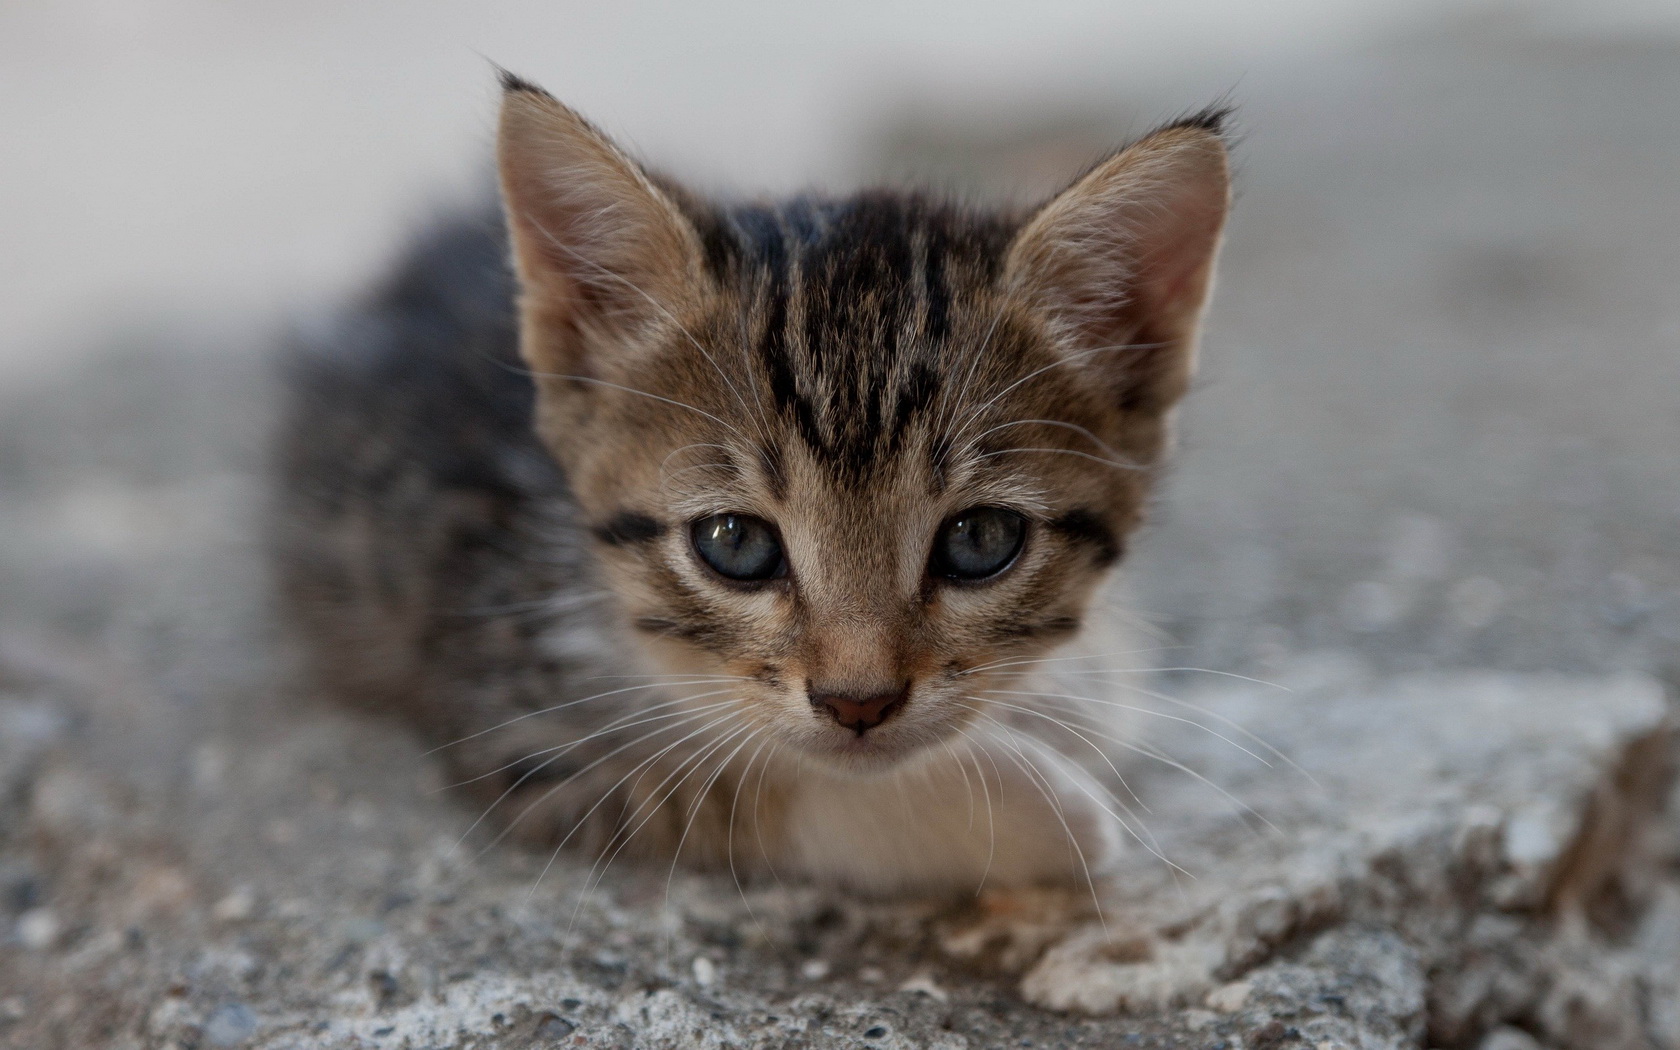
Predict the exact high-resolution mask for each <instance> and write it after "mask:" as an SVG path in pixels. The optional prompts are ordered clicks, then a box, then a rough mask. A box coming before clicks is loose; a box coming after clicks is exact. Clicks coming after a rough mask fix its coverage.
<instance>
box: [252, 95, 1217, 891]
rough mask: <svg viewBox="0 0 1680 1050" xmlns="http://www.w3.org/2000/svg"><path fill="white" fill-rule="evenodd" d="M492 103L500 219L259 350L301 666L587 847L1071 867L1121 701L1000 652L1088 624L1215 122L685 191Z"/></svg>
mask: <svg viewBox="0 0 1680 1050" xmlns="http://www.w3.org/2000/svg"><path fill="white" fill-rule="evenodd" d="M504 89H505V90H504V95H503V101H502V113H501V122H500V131H499V146H498V158H499V169H500V176H501V188H502V198H503V204H504V207H505V226H504V225H503V224H501V223H498V222H495V221H491V220H486V221H482V222H477V223H473V222H463V223H459V224H457V225H456V226H454V227H452V228H450V229H448V230H445V231H443V232H441V233H440V234H438V235H436V236H435V237H434V238H433V239H432V240H431V241H430V242H429V243H427V244H426V245H424V246H423V247H422V249H421V250H420V251H419V252H418V253H416V255H415V256H414V257H413V258H411V259H410V260H409V261H408V262H407V264H406V266H405V267H404V269H403V270H402V272H401V273H400V274H399V275H398V277H397V278H396V280H395V281H394V282H393V283H391V284H390V285H389V287H387V288H386V289H385V290H384V291H383V293H382V294H380V295H379V296H378V297H376V298H375V299H374V300H373V301H372V302H370V303H368V304H366V305H365V306H364V307H363V308H361V309H360V310H358V311H356V312H354V313H353V314H352V315H351V316H350V317H349V318H348V319H347V320H345V322H344V323H343V325H342V326H340V329H339V330H338V331H337V332H335V333H334V334H333V336H332V337H331V338H330V339H327V340H324V341H323V342H322V345H321V346H319V347H317V348H316V349H315V350H314V351H313V352H312V353H309V354H306V355H303V356H302V357H300V359H299V361H298V362H297V367H296V368H295V370H294V372H293V376H292V381H293V384H294V388H295V399H294V404H293V406H292V410H291V414H290V417H289V420H288V422H287V423H286V425H285V429H284V432H283V434H282V438H281V477H282V485H281V492H280V498H279V500H278V508H279V512H280V513H279V514H278V515H277V525H276V537H275V539H276V543H275V549H276V552H277V566H278V569H279V576H280V580H281V584H282V588H281V589H282V594H283V597H284V604H285V607H286V609H287V611H288V613H289V615H290V617H291V618H292V620H293V621H295V623H296V624H297V625H298V626H299V628H300V629H301V633H302V636H303V638H304V640H305V644H306V647H307V651H308V653H309V656H310V658H311V660H312V662H313V664H314V666H315V669H316V671H317V672H318V673H319V675H320V676H321V678H322V680H323V681H324V682H325V683H326V684H327V685H329V686H330V687H331V688H332V689H334V690H335V691H337V692H340V693H345V694H352V695H357V696H361V697H366V698H372V699H375V700H377V701H380V702H382V703H384V704H386V705H388V706H389V707H392V708H395V709H398V710H400V711H401V712H403V713H404V714H406V715H408V716H409V717H411V718H412V719H413V720H414V721H415V722H417V723H418V724H419V725H420V726H421V727H422V728H423V729H424V731H425V732H426V733H427V734H428V735H429V737H430V738H431V739H432V740H433V741H434V742H435V743H437V744H438V745H440V746H441V753H442V755H443V756H445V757H446V758H447V760H448V761H449V763H450V764H451V766H452V768H453V770H454V771H455V772H456V773H458V774H459V775H460V777H461V778H462V779H465V780H468V781H470V783H471V785H472V788H473V789H474V790H475V791H476V792H477V794H478V796H479V798H480V800H481V805H482V806H483V807H485V809H486V811H487V813H488V815H489V816H490V819H491V820H493V821H494V822H496V823H497V824H498V826H500V827H501V828H502V829H503V831H504V833H506V832H508V831H514V832H517V833H519V834H521V835H523V836H526V837H528V838H530V839H533V840H535V841H540V842H544V843H548V844H565V845H567V846H571V847H576V848H579V849H582V850H584V851H586V852H588V853H591V854H594V855H596V856H597V857H598V858H602V859H603V860H608V859H610V858H612V857H615V856H619V855H625V856H631V855H634V856H642V857H664V858H673V857H675V856H680V857H681V859H683V860H684V861H686V862H689V863H694V864H699V865H702V866H713V867H728V868H731V869H733V870H735V871H736V873H737V874H738V875H745V874H747V873H749V872H766V871H773V872H775V873H776V874H778V875H803V876H807V877H813V878H818V879H823V880H828V881H835V882H840V883H844V884H848V885H851V886H853V887H856V888H859V889H863V890H868V891H879V892H892V891H901V890H942V889H952V888H962V889H974V888H976V887H977V886H979V885H980V884H987V885H998V886H1010V885H1025V884H1036V883H1066V882H1076V883H1083V882H1085V881H1086V880H1089V879H1090V878H1092V877H1093V875H1094V874H1096V873H1098V872H1100V871H1101V870H1102V869H1103V868H1104V866H1105V865H1106V864H1107V863H1108V861H1109V860H1110V859H1111V858H1112V856H1113V855H1114V853H1115V851H1116V850H1117V849H1118V848H1119V845H1120V839H1121V824H1122V821H1123V813H1122V812H1121V809H1120V807H1119V805H1118V800H1116V799H1115V798H1114V796H1112V795H1110V794H1107V793H1105V791H1104V789H1103V788H1102V787H1101V786H1100V785H1099V784H1097V782H1096V779H1095V778H1094V777H1093V776H1092V775H1091V773H1090V772H1088V770H1089V769H1091V768H1093V767H1092V763H1093V762H1094V761H1096V759H1097V758H1098V757H1101V756H1096V755H1094V752H1095V750H1096V749H1097V748H1098V747H1099V746H1101V742H1102V741H1103V740H1104V739H1106V738H1108V737H1113V736H1115V735H1116V734H1117V733H1118V731H1119V728H1120V727H1118V726H1117V725H1116V724H1115V719H1114V718H1113V716H1112V713H1113V712H1114V711H1115V710H1117V708H1115V707H1113V706H1109V705H1103V704H1100V703H1098V704H1093V705H1088V706H1085V707H1079V708H1075V707H1074V706H1073V703H1072V698H1071V697H1068V696H1065V695H1064V694H1066V692H1067V690H1066V688H1065V687H1063V688H1061V689H1060V691H1055V689H1056V687H1054V686H1049V687H1047V686H1045V685H1044V683H1043V682H1041V681H1039V680H1038V679H1037V677H1035V676H1036V673H1037V671H1038V670H1039V669H1041V668H1045V667H1053V666H1056V665H1055V663H1054V662H1046V660H1045V658H1046V657H1048V656H1050V654H1051V653H1052V651H1053V650H1057V649H1058V648H1059V647H1064V646H1066V645H1067V644H1068V643H1070V642H1072V641H1073V640H1074V639H1075V638H1076V636H1078V635H1079V634H1080V633H1081V630H1082V624H1084V625H1085V626H1084V631H1085V632H1086V634H1087V636H1088V637H1089V636H1090V635H1092V634H1093V633H1094V634H1095V638H1094V644H1095V647H1096V648H1097V649H1113V648H1115V647H1116V646H1115V641H1116V639H1115V638H1114V636H1112V635H1110V634H1108V633H1107V629H1106V628H1103V627H1101V626H1100V625H1091V624H1085V621H1086V620H1087V619H1088V618H1089V616H1090V614H1091V610H1092V609H1093V608H1095V605H1094V602H1093V596H1094V593H1095V592H1096V591H1097V590H1098V588H1099V584H1100V583H1101V582H1102V581H1103V580H1104V578H1105V576H1106V575H1107V573H1108V570H1109V569H1110V568H1111V567H1112V566H1113V565H1114V564H1115V563H1116V562H1117V561H1118V560H1119V558H1120V556H1121V554H1122V552H1123V549H1124V544H1125V540H1126V537H1127V536H1128V534H1129V533H1131V532H1132V530H1133V529H1134V527H1135V526H1136V525H1137V523H1138V520H1139V516H1140V513H1141V511H1142V509H1143V507H1144V503H1145V499H1146V495H1147V490H1148V487H1149V484H1150V481H1151V478H1152V475H1153V474H1154V473H1155V470H1156V467H1157V464H1158V463H1159V462H1160V460H1161V457H1162V454H1163V451H1164V450H1165V447H1166V445H1167V441H1168V425H1169V422H1170V416H1171V414H1172V410H1173V407H1174V405H1175V403H1176V402H1177V401H1178V400H1179V398H1180V396H1181V395H1182V394H1183V393H1184V390H1185V386H1186V384H1187V382H1188V380H1189V377H1190V374H1191V366H1192V360H1193V357H1194V351H1195V344H1196V336H1197V324H1198V320H1199V318H1200V315H1201V313H1202V309H1203V305H1204V302H1205V300H1206V298H1207V294H1208V289H1209V284H1210V280H1211V274H1212V269H1213V264H1214V259H1215V255H1216V253H1217V249H1218V244H1219V240H1220V235H1221V229H1222V226H1223V224H1224V220H1225V215H1226V210H1227V206H1228V202H1229V196H1230V190H1229V176H1228V168H1227V155H1226V150H1225V146H1224V144H1223V142H1222V139H1221V132H1220V124H1221V119H1222V116H1223V114H1222V113H1219V112H1212V111H1210V112H1207V113H1204V114H1201V115H1197V116H1194V117H1190V118H1188V119H1185V120H1181V121H1178V122H1176V123H1173V124H1169V125H1167V126H1166V127H1163V128H1161V129H1159V130H1157V131H1155V132H1154V133H1152V134H1150V135H1148V136H1146V137H1145V138H1143V139H1141V140H1140V141H1138V142H1135V143H1133V144H1132V145H1130V146H1128V147H1126V148H1125V149H1123V150H1121V151H1119V152H1118V153H1116V154H1114V155H1113V156H1111V157H1109V158H1108V159H1106V160H1104V161H1103V162H1102V163H1100V164H1098V165H1097V166H1096V167H1094V168H1092V169H1091V170H1090V171H1089V172H1088V173H1086V174H1085V175H1084V176H1083V177H1081V178H1079V179H1078V180H1077V181H1076V182H1074V183H1073V184H1072V185H1071V186H1070V187H1069V188H1068V189H1067V190H1066V191H1064V192H1062V193H1061V194H1059V195H1058V196H1056V197H1054V198H1053V199H1051V200H1050V201H1049V202H1048V203H1046V204H1044V205H1043V206H1042V207H1039V208H1037V209H1036V210H1032V211H1030V212H1026V213H1024V214H1011V213H1007V212H1001V211H982V210H976V209H972V208H967V207H961V206H957V205H954V204H950V203H946V202H944V201H941V200H939V199H936V198H932V197H927V196H921V195H916V194H908V193H889V192H871V193H863V194H859V195H856V196H852V197H844V198H833V199H829V198H820V197H801V198H796V199H793V200H789V201H785V202H781V203H774V204H771V203H762V204H760V203H755V204H745V205H719V204H714V203H710V202H708V201H704V200H702V199H700V198H698V197H696V196H694V195H692V194H690V193H688V192H687V191H685V190H683V189H681V188H680V187H678V186H676V185H674V184H672V183H669V182H667V181H665V180H663V179H659V178H656V177H654V176H652V175H650V174H649V173H648V172H646V171H645V170H644V169H643V168H642V167H640V166H639V165H638V164H637V163H636V162H635V161H633V160H631V159H630V158H629V157H628V156H627V155H626V154H625V153H623V152H622V151H621V150H619V149H618V148H617V147H616V146H614V145H613V144H612V143H611V142H610V141H609V140H608V139H607V138H606V137H605V136H604V135H602V133H601V132H599V131H598V130H597V129H596V128H594V127H593V126H592V125H591V124H589V123H588V122H587V121H586V120H584V119H583V118H582V117H580V116H579V115H578V114H576V113H574V112H573V111H572V110H570V109H568V108H566V107H565V106H563V105H562V104H560V103H559V102H558V101H556V100H555V99H554V98H552V97H551V96H550V95H548V94H547V93H546V92H544V91H542V90H541V89H539V88H537V87H534V86H532V85H530V84H528V83H526V82H524V81H521V80H518V79H516V78H514V77H511V76H508V77H506V78H505V80H504ZM504 230H505V232H504ZM510 254H511V259H512V270H513V273H512V274H511V275H510V274H509V273H508V271H507V265H506V262H505V259H506V258H507V257H508V256H509V255H510ZM516 303H517V306H516ZM516 355H517V356H516ZM521 359H522V361H523V366H521V365H520V364H519V361H520V360H521ZM1064 723H1065V724H1066V725H1071V726H1073V727H1075V728H1076V729H1078V730H1079V731H1078V732H1074V731H1072V730H1068V729H1066V728H1064V727H1063V726H1064ZM1052 731H1054V732H1052ZM443 745H446V746H443ZM1103 761H1106V758H1104V759H1103Z"/></svg>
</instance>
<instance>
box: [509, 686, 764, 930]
mask: <svg viewBox="0 0 1680 1050" xmlns="http://www.w3.org/2000/svg"><path fill="white" fill-rule="evenodd" d="M737 717H740V716H739V714H737V713H731V714H724V715H719V716H718V717H716V718H713V719H711V720H710V721H708V722H707V723H706V724H705V725H702V726H701V727H700V728H699V729H696V730H693V731H692V732H690V733H689V734H688V735H687V736H685V737H683V738H682V739H681V740H676V741H673V742H671V743H669V744H667V745H665V747H663V748H661V749H660V750H659V751H657V752H655V753H654V754H652V755H649V756H648V757H647V758H644V759H643V760H642V761H640V762H638V763H636V764H635V765H634V766H632V767H631V768H630V770H629V771H628V772H626V773H625V774H624V775H623V776H622V777H620V778H618V780H617V781H616V782H615V783H614V784H613V785H612V786H611V787H609V788H607V790H605V791H603V792H602V793H601V797H600V798H598V799H596V800H595V802H594V804H593V805H591V806H590V807H589V808H588V809H587V810H585V811H584V813H583V815H582V816H581V817H579V818H577V819H576V820H575V821H573V822H572V826H571V829H570V830H568V831H567V832H566V834H565V837H563V838H562V839H561V840H560V841H559V842H558V843H556V844H555V846H554V851H553V852H552V853H550V854H549V856H548V863H547V864H545V865H543V869H542V871H541V872H539V873H538V874H537V880H536V881H535V882H533V883H532V884H531V889H530V892H529V893H527V894H526V895H525V899H526V900H530V899H531V896H532V895H533V894H535V893H536V892H537V887H538V886H540V885H542V881H543V879H544V877H546V876H547V875H548V872H549V869H550V868H552V867H554V862H555V861H556V860H557V859H559V857H560V851H561V850H563V849H564V848H565V847H566V843H567V842H570V841H571V838H572V836H573V835H575V834H577V831H578V829H579V828H581V827H583V826H584V825H585V824H586V823H588V821H589V818H590V817H591V816H593V815H594V814H595V811H596V810H597V809H600V808H601V806H602V805H603V804H605V803H606V801H607V799H609V798H611V797H612V794H613V792H615V791H617V790H618V789H619V788H621V787H623V786H624V783H625V781H627V780H629V779H630V778H631V777H632V776H637V783H640V782H641V779H640V776H638V775H637V774H638V773H644V774H645V771H646V770H647V769H649V768H651V767H652V765H653V763H655V762H657V761H659V760H660V759H661V758H664V757H665V756H666V755H668V754H670V753H671V752H672V751H674V750H676V749H677V748H679V747H681V746H682V745H684V744H686V743H688V741H690V740H693V739H694V738H695V737H697V736H699V735H700V734H701V733H704V732H706V731H707V730H708V729H710V728H712V727H713V726H718V725H722V724H724V723H725V722H727V721H729V720H730V719H732V718H737ZM678 768H681V767H680V766H679V767H678ZM552 793H553V792H549V794H552ZM547 798H548V795H544V796H543V798H542V799H538V800H537V802H535V803H533V804H532V805H533V806H535V805H540V804H541V803H542V802H543V801H544V800H546V799H547ZM530 811H531V807H527V808H526V810H525V812H524V813H521V814H520V815H519V819H523V818H524V816H525V814H526V813H529V812H530ZM608 841H609V842H611V841H612V840H611V839H609V840H608ZM590 870H591V871H593V870H594V869H593V868H591V869H590ZM578 907H579V908H582V907H583V901H582V900H580V901H579V902H578ZM572 918H573V921H574V922H575V921H576V919H577V913H576V912H573V915H572Z"/></svg>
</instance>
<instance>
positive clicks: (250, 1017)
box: [204, 1003, 257, 1046]
mask: <svg viewBox="0 0 1680 1050" xmlns="http://www.w3.org/2000/svg"><path fill="white" fill-rule="evenodd" d="M256 1033H257V1015H256V1014H254V1013H252V1012H251V1008H250V1007H249V1006H246V1005H245V1004H244V1003H224V1004H223V1005H221V1006H218V1007H216V1009H215V1011H214V1012H213V1013H211V1015H210V1017H209V1019H208V1020H206V1021H205V1022H204V1041H205V1043H207V1044H208V1045H210V1046H238V1045H239V1044H240V1043H243V1042H245V1040H247V1039H249V1038H251V1037H252V1036H253V1035H255V1034H256Z"/></svg>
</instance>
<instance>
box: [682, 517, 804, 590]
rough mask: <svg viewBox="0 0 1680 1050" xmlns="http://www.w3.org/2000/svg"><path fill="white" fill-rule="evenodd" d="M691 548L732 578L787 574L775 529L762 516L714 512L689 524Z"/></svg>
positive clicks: (755, 578)
mask: <svg viewBox="0 0 1680 1050" xmlns="http://www.w3.org/2000/svg"><path fill="white" fill-rule="evenodd" d="M692 530H693V536H694V550H695V552H696V553H698V554H699V555H700V558H701V560H702V561H704V562H705V563H706V564H707V565H710V566H711V567H712V568H714V569H716V570H717V571H718V572H719V573H721V574H722V575H724V576H727V577H729V578H730V579H732V580H768V579H771V578H772V577H776V576H785V575H787V559H786V558H784V557H783V556H782V544H781V541H779V540H777V539H776V531H775V530H774V529H772V528H771V527H770V523H769V522H767V521H765V520H763V519H762V518H754V517H752V516H750V515H747V514H713V515H712V516H711V517H709V518H701V519H700V520H699V521H696V522H695V523H694V525H693V526H692Z"/></svg>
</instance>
